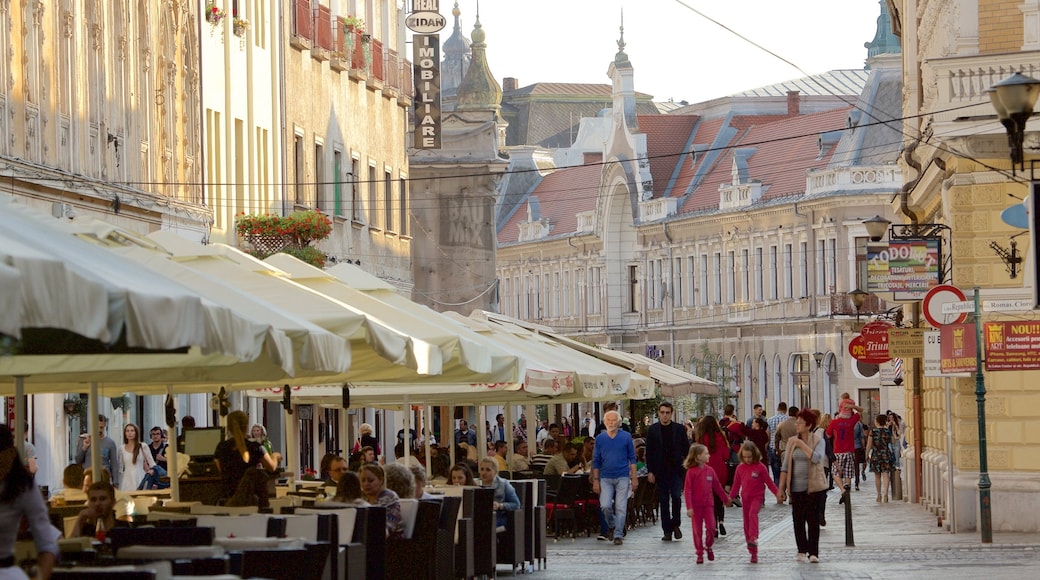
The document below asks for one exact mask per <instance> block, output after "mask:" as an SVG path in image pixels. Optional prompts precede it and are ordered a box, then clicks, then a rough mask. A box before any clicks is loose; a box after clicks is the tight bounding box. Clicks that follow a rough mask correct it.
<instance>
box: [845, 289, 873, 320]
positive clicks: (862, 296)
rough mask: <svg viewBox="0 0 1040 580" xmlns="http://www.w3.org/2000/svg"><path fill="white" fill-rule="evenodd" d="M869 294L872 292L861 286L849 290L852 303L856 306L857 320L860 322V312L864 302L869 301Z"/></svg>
mask: <svg viewBox="0 0 1040 580" xmlns="http://www.w3.org/2000/svg"><path fill="white" fill-rule="evenodd" d="M867 296H870V294H869V293H867V292H864V291H862V290H860V289H859V288H856V289H855V290H853V291H851V292H849V298H852V305H853V306H854V307H856V322H859V313H860V310H862V309H863V304H864V303H865V302H866V301H867Z"/></svg>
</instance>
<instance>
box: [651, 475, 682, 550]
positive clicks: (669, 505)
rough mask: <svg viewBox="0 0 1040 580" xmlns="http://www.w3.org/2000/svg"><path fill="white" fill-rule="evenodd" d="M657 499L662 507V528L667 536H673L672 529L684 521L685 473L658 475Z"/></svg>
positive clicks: (656, 477) (656, 476)
mask: <svg viewBox="0 0 1040 580" xmlns="http://www.w3.org/2000/svg"><path fill="white" fill-rule="evenodd" d="M654 476H655V479H656V480H657V500H658V502H659V503H660V508H661V528H662V529H663V530H664V533H665V535H666V536H671V535H672V531H673V530H674V529H675V528H677V527H679V525H680V524H681V523H682V518H680V514H682V490H683V480H684V479H685V474H684V473H683V472H681V471H676V472H675V473H665V474H663V475H660V476H658V475H657V474H656V473H655V474H654Z"/></svg>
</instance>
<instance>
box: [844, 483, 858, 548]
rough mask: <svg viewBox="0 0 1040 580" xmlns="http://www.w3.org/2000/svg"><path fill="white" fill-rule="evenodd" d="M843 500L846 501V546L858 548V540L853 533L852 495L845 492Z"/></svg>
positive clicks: (846, 490)
mask: <svg viewBox="0 0 1040 580" xmlns="http://www.w3.org/2000/svg"><path fill="white" fill-rule="evenodd" d="M841 493H842V499H844V500H845V501H844V502H843V503H844V504H845V545H846V546H848V547H850V548H855V547H856V538H855V535H854V534H853V532H852V493H850V492H849V490H848V489H845V490H843V491H842V492H841Z"/></svg>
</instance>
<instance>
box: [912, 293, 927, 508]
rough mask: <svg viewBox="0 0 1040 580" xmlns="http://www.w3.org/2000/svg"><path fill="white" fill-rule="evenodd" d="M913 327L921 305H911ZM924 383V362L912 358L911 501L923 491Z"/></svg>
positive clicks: (917, 499)
mask: <svg viewBox="0 0 1040 580" xmlns="http://www.w3.org/2000/svg"><path fill="white" fill-rule="evenodd" d="M913 327H914V328H920V327H921V303H920V302H914V304H913ZM923 383H924V361H923V359H922V358H921V357H919V356H915V357H914V384H913V385H912V388H913V395H914V396H913V413H914V494H913V496H912V497H911V498H910V500H911V501H917V502H920V501H921V493H922V491H923V488H924V485H923V477H922V474H921V471H922V470H923V469H924V460H923V458H922V457H921V454H922V453H923V452H924V408H923V406H922V404H921V390H922V389H921V387H922V385H923Z"/></svg>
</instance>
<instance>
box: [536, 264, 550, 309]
mask: <svg viewBox="0 0 1040 580" xmlns="http://www.w3.org/2000/svg"><path fill="white" fill-rule="evenodd" d="M542 292H543V293H544V296H542V304H541V306H540V307H539V309H538V318H549V316H550V315H551V312H549V295H550V293H551V292H552V287H551V286H549V275H548V274H542Z"/></svg>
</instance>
